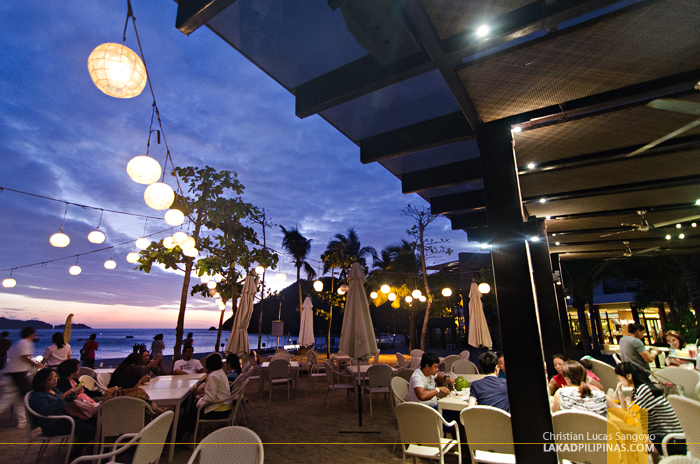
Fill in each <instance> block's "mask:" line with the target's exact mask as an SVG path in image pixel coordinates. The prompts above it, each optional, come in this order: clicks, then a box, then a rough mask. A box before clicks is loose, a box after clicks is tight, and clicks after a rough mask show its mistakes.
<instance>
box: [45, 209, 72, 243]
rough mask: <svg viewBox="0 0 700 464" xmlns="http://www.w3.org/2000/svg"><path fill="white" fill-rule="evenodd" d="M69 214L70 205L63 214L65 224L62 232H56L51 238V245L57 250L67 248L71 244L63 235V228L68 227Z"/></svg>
mask: <svg viewBox="0 0 700 464" xmlns="http://www.w3.org/2000/svg"><path fill="white" fill-rule="evenodd" d="M67 214H68V203H66V210H65V211H64V212H63V224H61V231H60V232H56V233H55V234H53V235H52V236H51V237H49V243H50V244H51V245H53V246H55V247H57V248H65V247H67V246H68V244H69V243H70V238H69V237H68V236H67V235H66V234H64V233H63V227H64V226H65V225H66V215H67Z"/></svg>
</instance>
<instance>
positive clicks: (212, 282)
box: [207, 280, 216, 293]
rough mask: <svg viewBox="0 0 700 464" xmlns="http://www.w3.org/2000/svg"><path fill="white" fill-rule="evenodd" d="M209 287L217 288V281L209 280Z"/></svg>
mask: <svg viewBox="0 0 700 464" xmlns="http://www.w3.org/2000/svg"><path fill="white" fill-rule="evenodd" d="M207 288H216V282H214V281H213V280H210V281H209V282H207ZM214 293H216V292H214Z"/></svg>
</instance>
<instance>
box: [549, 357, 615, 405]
mask: <svg viewBox="0 0 700 464" xmlns="http://www.w3.org/2000/svg"><path fill="white" fill-rule="evenodd" d="M561 374H562V376H564V380H566V386H565V387H562V388H560V389H558V390H557V392H556V393H555V394H554V403H552V412H557V411H559V410H562V411H566V410H568V409H575V410H578V411H588V412H592V413H595V414H598V415H600V416H603V417H607V409H606V408H616V407H618V406H617V405H616V404H615V403H614V402H613V400H611V399H610V398H608V397H607V396H605V393H603V392H602V391H600V390H592V389H591V387H590V386H589V385H588V384H587V383H586V368H585V367H583V365H582V364H581V363H579V362H578V361H566V362H565V363H564V366H563V367H562V369H561Z"/></svg>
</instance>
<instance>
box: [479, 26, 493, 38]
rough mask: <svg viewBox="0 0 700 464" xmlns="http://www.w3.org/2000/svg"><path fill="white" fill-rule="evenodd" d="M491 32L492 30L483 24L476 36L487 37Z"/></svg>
mask: <svg viewBox="0 0 700 464" xmlns="http://www.w3.org/2000/svg"><path fill="white" fill-rule="evenodd" d="M489 32H491V28H490V27H489V26H487V25H486V24H482V25H481V26H479V27H478V28H477V29H476V35H478V36H479V37H486V35H487V34H488V33H489Z"/></svg>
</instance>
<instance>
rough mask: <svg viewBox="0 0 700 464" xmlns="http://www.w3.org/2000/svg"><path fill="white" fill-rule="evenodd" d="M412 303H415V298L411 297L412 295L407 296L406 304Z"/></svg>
mask: <svg viewBox="0 0 700 464" xmlns="http://www.w3.org/2000/svg"><path fill="white" fill-rule="evenodd" d="M412 301H413V298H412V297H411V295H407V296H406V303H411V302H412Z"/></svg>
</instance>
